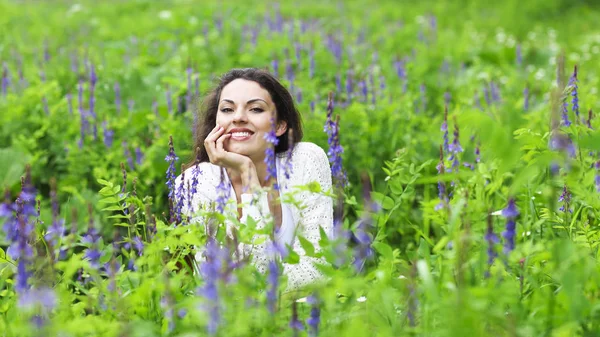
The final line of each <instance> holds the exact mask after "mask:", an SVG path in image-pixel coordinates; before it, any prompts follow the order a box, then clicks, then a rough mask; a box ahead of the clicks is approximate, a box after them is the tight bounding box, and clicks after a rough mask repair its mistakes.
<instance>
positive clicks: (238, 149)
mask: <svg viewBox="0 0 600 337" xmlns="http://www.w3.org/2000/svg"><path fill="white" fill-rule="evenodd" d="M225 151H228V152H233V153H237V154H241V155H244V156H249V155H250V154H251V153H252V152H253V151H252V150H251V149H249V148H248V147H247V146H243V145H238V144H235V145H233V146H231V145H229V146H227V147H225Z"/></svg>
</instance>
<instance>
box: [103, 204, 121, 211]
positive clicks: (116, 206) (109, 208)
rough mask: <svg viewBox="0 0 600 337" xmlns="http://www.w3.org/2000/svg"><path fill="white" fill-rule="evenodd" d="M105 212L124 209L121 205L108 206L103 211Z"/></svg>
mask: <svg viewBox="0 0 600 337" xmlns="http://www.w3.org/2000/svg"><path fill="white" fill-rule="evenodd" d="M102 210H103V211H122V210H123V207H122V206H119V205H113V206H108V207H106V208H103V209H102Z"/></svg>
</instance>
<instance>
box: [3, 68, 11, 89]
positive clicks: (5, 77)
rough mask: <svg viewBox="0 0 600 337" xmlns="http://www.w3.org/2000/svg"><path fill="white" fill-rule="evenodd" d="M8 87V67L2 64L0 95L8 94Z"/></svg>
mask: <svg viewBox="0 0 600 337" xmlns="http://www.w3.org/2000/svg"><path fill="white" fill-rule="evenodd" d="M9 87H10V73H9V71H8V65H7V64H6V62H4V63H3V64H2V95H5V96H6V94H7V93H8V88H9Z"/></svg>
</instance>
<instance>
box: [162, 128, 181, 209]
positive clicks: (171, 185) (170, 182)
mask: <svg viewBox="0 0 600 337" xmlns="http://www.w3.org/2000/svg"><path fill="white" fill-rule="evenodd" d="M178 160H179V157H177V155H175V148H174V147H173V136H169V153H168V154H167V156H166V157H165V161H166V162H167V163H169V167H168V168H167V188H168V189H169V199H171V200H173V198H174V197H175V174H176V169H175V162H176V161H178Z"/></svg>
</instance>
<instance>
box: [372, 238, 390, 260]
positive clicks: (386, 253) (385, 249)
mask: <svg viewBox="0 0 600 337" xmlns="http://www.w3.org/2000/svg"><path fill="white" fill-rule="evenodd" d="M373 248H375V250H376V251H377V252H378V253H379V255H381V256H382V257H383V258H385V259H386V260H389V261H394V251H393V250H392V247H390V246H389V245H387V244H385V243H383V242H374V243H373Z"/></svg>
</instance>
